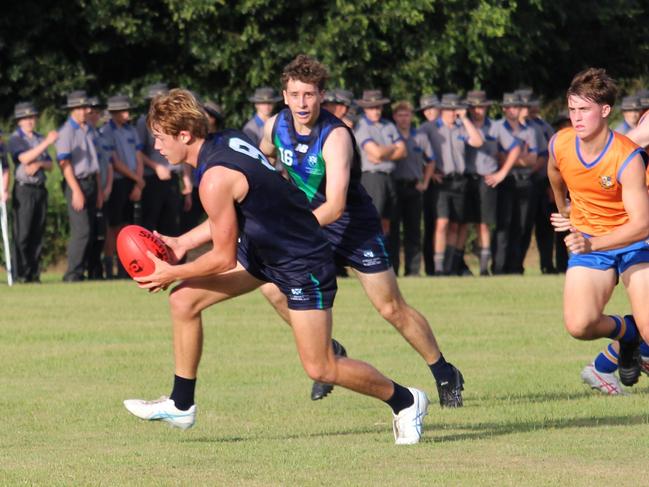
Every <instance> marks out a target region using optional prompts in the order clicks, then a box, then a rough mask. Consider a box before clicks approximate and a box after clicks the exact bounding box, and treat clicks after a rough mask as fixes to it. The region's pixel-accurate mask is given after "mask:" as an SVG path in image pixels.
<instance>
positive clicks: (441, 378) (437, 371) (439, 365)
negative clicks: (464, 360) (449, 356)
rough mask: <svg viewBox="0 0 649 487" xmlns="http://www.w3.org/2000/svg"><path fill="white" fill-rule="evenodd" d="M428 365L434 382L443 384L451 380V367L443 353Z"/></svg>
mask: <svg viewBox="0 0 649 487" xmlns="http://www.w3.org/2000/svg"><path fill="white" fill-rule="evenodd" d="M428 367H430V371H431V372H432V373H433V376H434V377H435V382H437V383H439V384H443V383H444V382H449V381H451V380H453V367H452V366H451V364H449V363H448V362H447V361H446V360H445V359H444V355H440V356H439V360H438V361H437V362H435V363H434V364H431V365H429V366H428Z"/></svg>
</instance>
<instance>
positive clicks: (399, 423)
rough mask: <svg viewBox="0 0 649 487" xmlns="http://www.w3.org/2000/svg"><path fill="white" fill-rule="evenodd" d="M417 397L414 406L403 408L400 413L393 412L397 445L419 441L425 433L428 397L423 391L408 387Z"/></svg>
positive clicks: (412, 443)
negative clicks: (424, 425)
mask: <svg viewBox="0 0 649 487" xmlns="http://www.w3.org/2000/svg"><path fill="white" fill-rule="evenodd" d="M408 390H409V391H410V392H411V393H412V395H413V397H414V398H415V402H414V404H413V405H412V406H410V407H408V408H406V409H402V410H401V411H400V412H399V414H394V413H392V416H393V421H392V431H394V443H395V444H396V445H414V444H415V443H419V440H420V439H421V435H422V433H423V421H424V416H426V415H427V414H428V397H426V394H425V393H424V392H423V391H420V390H419V389H415V388H414V387H408Z"/></svg>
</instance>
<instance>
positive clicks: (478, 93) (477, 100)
mask: <svg viewBox="0 0 649 487" xmlns="http://www.w3.org/2000/svg"><path fill="white" fill-rule="evenodd" d="M464 102H465V103H466V104H467V105H469V106H470V107H488V106H490V105H493V103H494V102H493V100H489V99H487V93H485V92H484V91H482V90H472V91H469V92H468V93H467V94H466V99H465V100H464Z"/></svg>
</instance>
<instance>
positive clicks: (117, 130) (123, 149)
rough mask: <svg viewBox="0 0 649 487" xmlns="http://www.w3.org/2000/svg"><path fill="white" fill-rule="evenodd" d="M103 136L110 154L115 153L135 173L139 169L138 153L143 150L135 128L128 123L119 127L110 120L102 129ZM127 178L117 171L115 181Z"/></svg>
mask: <svg viewBox="0 0 649 487" xmlns="http://www.w3.org/2000/svg"><path fill="white" fill-rule="evenodd" d="M101 135H102V137H103V138H104V140H105V141H106V148H107V150H109V151H110V152H112V151H115V152H116V153H117V157H119V159H120V160H121V161H122V162H123V163H124V164H126V165H127V166H128V168H129V169H130V170H131V171H133V172H135V171H136V169H137V157H136V154H137V151H141V150H142V149H143V146H142V143H141V142H140V138H139V137H138V135H137V131H136V130H135V127H133V125H131V124H130V123H126V124H124V125H122V126H121V127H118V126H117V124H116V123H115V122H113V121H112V120H109V121H108V123H106V124H105V125H104V126H103V127H102V128H101ZM125 177H126V176H124V175H123V174H121V173H120V172H118V171H115V175H114V178H115V179H124V178H125Z"/></svg>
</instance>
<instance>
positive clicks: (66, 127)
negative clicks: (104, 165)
mask: <svg viewBox="0 0 649 487" xmlns="http://www.w3.org/2000/svg"><path fill="white" fill-rule="evenodd" d="M56 157H57V159H58V160H59V161H62V160H64V159H67V160H69V161H70V164H71V165H72V169H73V171H74V175H75V177H76V178H78V179H84V178H87V177H89V176H92V175H93V174H96V173H97V172H98V171H99V161H98V159H97V151H96V150H95V143H94V142H93V140H92V132H91V131H90V130H89V127H88V126H87V125H84V126H83V127H82V126H80V125H79V124H78V123H77V122H75V121H74V120H73V119H72V118H68V120H67V121H66V122H65V123H64V124H63V126H62V127H61V128H60V129H59V138H58V139H57V141H56Z"/></svg>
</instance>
